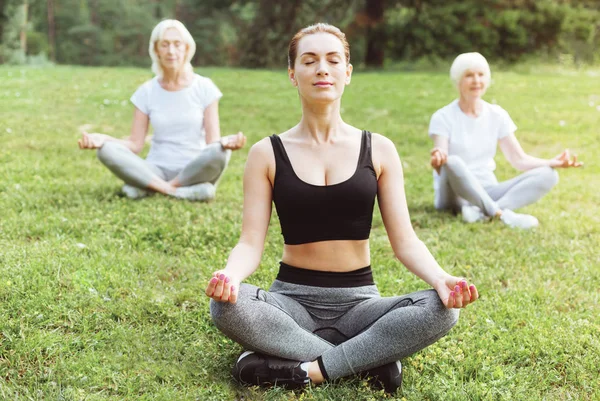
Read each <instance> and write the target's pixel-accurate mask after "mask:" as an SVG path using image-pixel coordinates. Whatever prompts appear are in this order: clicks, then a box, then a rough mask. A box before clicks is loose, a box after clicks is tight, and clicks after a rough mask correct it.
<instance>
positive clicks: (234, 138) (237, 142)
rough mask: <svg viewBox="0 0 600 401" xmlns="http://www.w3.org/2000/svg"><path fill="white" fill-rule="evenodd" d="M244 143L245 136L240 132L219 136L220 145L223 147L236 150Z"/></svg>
mask: <svg viewBox="0 0 600 401" xmlns="http://www.w3.org/2000/svg"><path fill="white" fill-rule="evenodd" d="M244 145H246V137H245V136H244V134H243V133H242V132H238V133H237V134H235V135H228V136H224V137H223V138H221V146H223V149H230V150H238V149H241V148H243V147H244Z"/></svg>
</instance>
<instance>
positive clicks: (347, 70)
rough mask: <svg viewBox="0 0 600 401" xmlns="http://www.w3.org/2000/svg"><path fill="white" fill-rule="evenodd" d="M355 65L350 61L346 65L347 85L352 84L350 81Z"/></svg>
mask: <svg viewBox="0 0 600 401" xmlns="http://www.w3.org/2000/svg"><path fill="white" fill-rule="evenodd" d="M353 69H354V67H353V66H352V64H350V63H348V65H347V66H346V85H350V81H351V80H352V70H353Z"/></svg>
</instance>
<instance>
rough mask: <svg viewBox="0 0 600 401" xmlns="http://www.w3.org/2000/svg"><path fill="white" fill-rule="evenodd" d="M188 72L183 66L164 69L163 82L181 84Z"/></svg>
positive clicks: (185, 79)
mask: <svg viewBox="0 0 600 401" xmlns="http://www.w3.org/2000/svg"><path fill="white" fill-rule="evenodd" d="M187 78H188V74H187V71H186V69H185V68H184V67H182V68H180V69H178V70H176V69H164V70H163V76H162V79H161V81H162V83H163V84H175V85H177V84H182V83H185V82H186V81H187Z"/></svg>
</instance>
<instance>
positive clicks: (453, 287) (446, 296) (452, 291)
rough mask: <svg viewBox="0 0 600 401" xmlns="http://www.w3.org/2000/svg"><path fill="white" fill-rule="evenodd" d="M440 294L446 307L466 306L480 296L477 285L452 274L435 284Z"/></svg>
mask: <svg viewBox="0 0 600 401" xmlns="http://www.w3.org/2000/svg"><path fill="white" fill-rule="evenodd" d="M435 290H436V291H437V293H438V296H439V297H440V299H441V300H442V302H443V303H444V305H446V308H448V309H450V308H465V307H466V306H467V305H469V304H472V303H473V302H475V301H476V300H477V299H478V298H479V292H478V291H477V288H476V287H475V285H473V284H471V285H469V283H468V282H467V280H466V279H464V278H460V277H453V276H450V277H448V278H446V279H445V280H444V281H441V282H439V283H438V284H437V285H436V286H435Z"/></svg>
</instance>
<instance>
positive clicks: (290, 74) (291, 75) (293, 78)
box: [288, 68, 298, 86]
mask: <svg viewBox="0 0 600 401" xmlns="http://www.w3.org/2000/svg"><path fill="white" fill-rule="evenodd" d="M288 77H289V78H290V82H291V83H292V85H294V86H298V82H297V81H296V73H295V71H294V70H292V69H291V68H288Z"/></svg>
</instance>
